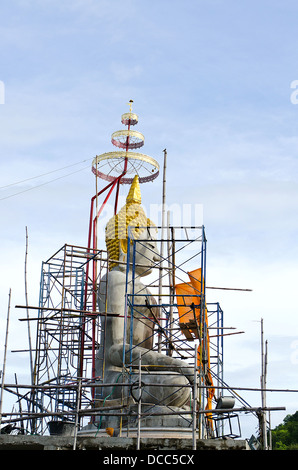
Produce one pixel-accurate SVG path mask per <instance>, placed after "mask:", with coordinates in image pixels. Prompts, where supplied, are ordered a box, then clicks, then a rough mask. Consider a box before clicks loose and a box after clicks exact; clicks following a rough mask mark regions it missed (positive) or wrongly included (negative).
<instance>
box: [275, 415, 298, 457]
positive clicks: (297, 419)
mask: <svg viewBox="0 0 298 470" xmlns="http://www.w3.org/2000/svg"><path fill="white" fill-rule="evenodd" d="M272 448H273V450H298V411H296V413H294V414H293V415H287V416H286V417H285V418H284V420H283V423H282V424H279V425H278V426H277V427H276V428H275V429H273V430H272Z"/></svg>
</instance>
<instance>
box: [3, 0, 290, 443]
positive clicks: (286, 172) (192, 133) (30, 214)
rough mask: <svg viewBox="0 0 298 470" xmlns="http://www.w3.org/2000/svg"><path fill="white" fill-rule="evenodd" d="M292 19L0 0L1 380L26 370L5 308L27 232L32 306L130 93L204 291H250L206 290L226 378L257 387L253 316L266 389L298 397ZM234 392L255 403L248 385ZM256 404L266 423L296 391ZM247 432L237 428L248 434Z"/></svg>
mask: <svg viewBox="0 0 298 470" xmlns="http://www.w3.org/2000/svg"><path fill="white" fill-rule="evenodd" d="M297 15H298V5H297V2H295V1H294V0H293V1H291V0H283V1H279V0H258V1H256V0H249V1H248V0H242V1H241V2H239V1H238V0H224V1H223V0H196V1H195V0H186V1H184V2H178V1H176V0H171V1H170V0H159V1H157V0H150V1H147V0H127V1H126V2H121V1H119V0H109V1H103V0H59V1H58V0H40V1H39V0H10V1H9V2H5V1H4V0H1V1H0V18H1V19H0V31H1V49H0V158H1V172H0V217H1V243H0V253H1V255H0V260H1V270H0V276H1V280H0V293H1V304H0V333H1V340H0V343H1V349H0V353H1V356H0V358H1V357H2V356H3V349H4V348H3V344H4V337H5V327H6V317H7V310H8V294H9V289H11V292H12V294H11V315H10V327H9V333H10V334H9V338H8V349H9V355H8V360H7V365H6V376H7V380H6V382H12V381H14V373H15V372H17V374H18V376H20V377H22V374H24V370H26V367H29V365H28V359H27V358H26V357H25V355H24V354H22V353H14V354H11V353H10V351H11V350H12V349H18V348H21V347H25V346H26V331H25V329H24V328H25V326H24V323H23V322H20V321H19V320H18V318H19V317H20V316H21V315H22V314H21V313H20V310H18V309H15V305H24V302H25V296H24V258H25V243H26V227H27V230H28V241H29V250H28V287H29V304H31V305H37V302H38V294H39V277H40V269H41V263H42V261H43V260H46V259H48V258H49V257H50V256H51V255H52V254H53V253H54V252H56V251H57V250H58V249H59V248H60V247H61V246H63V245H64V244H65V243H69V244H74V245H83V246H86V244H87V234H88V223H89V210H90V199H91V197H92V196H93V195H94V193H95V179H94V175H93V174H92V172H91V163H92V160H93V158H94V157H95V155H99V154H101V153H104V152H108V151H111V150H113V146H112V144H111V141H110V138H111V134H112V132H114V131H116V130H120V129H122V128H123V126H122V124H121V115H122V114H123V113H124V112H127V111H128V110H129V108H128V105H127V103H128V101H129V100H130V99H133V101H134V104H133V111H134V112H135V113H136V114H138V116H139V123H138V125H137V126H136V130H138V131H140V132H142V133H143V134H144V136H145V146H144V149H143V151H144V153H145V154H147V155H150V156H151V157H153V158H155V159H156V160H157V161H158V162H159V164H160V166H161V167H162V165H163V150H164V149H165V148H166V149H167V174H166V175H167V191H166V202H167V205H168V207H169V209H170V210H171V208H172V209H173V208H175V207H176V208H177V207H179V208H180V209H181V208H186V207H187V208H191V210H190V212H191V214H192V217H194V213H195V212H192V211H194V208H195V207H200V208H202V211H199V212H200V214H201V216H200V217H199V218H200V219H202V220H199V222H200V223H201V222H203V224H204V226H205V229H206V234H207V240H208V242H207V274H206V284H207V285H209V286H218V287H230V288H242V289H252V292H241V291H224V290H216V291H215V290H210V291H208V298H207V301H208V300H209V301H210V302H213V301H218V302H219V303H220V305H221V308H222V309H223V311H224V318H225V324H226V325H227V326H233V327H235V328H237V330H238V331H244V332H245V333H243V334H238V335H233V336H228V337H226V338H225V345H224V358H225V380H226V381H227V382H228V383H229V385H231V386H235V387H236V386H239V387H251V388H258V387H259V385H260V371H261V367H260V324H261V323H260V322H261V318H262V319H263V325H264V337H265V339H266V340H267V341H268V376H267V386H268V388H272V389H298V386H297V367H298V354H297V352H298V332H297V313H298V312H297V287H296V282H297V278H298V276H297V275H298V267H297V261H298V243H297V233H298V221H297V208H298V185H297V178H298V145H297V144H298V105H297V94H296V88H297V83H295V81H296V80H298V69H297V63H298V34H297ZM297 89H298V88H297ZM152 185H154V186H152ZM141 189H142V200H143V204H144V206H145V207H147V209H148V208H149V210H150V207H151V206H152V205H157V204H160V203H161V198H162V196H161V194H162V177H161V176H159V178H158V179H156V180H155V181H154V182H153V183H148V184H144V185H142V188H141ZM125 191H126V188H124V189H122V193H121V196H122V197H124V196H125ZM181 210H182V209H181ZM178 212H179V211H178ZM175 213H176V215H177V212H175V211H174V209H173V213H172V217H175ZM180 213H183V212H181V211H180ZM102 243H104V242H103V240H102ZM1 361H2V359H1ZM0 368H1V367H0ZM19 380H20V379H19ZM24 380H25V379H24ZM241 393H242V396H243V397H244V398H245V399H246V400H247V401H248V402H249V403H250V404H251V406H260V400H261V398H260V393H259V392H256V393H255V392H251V391H246V392H241ZM267 405H268V406H272V407H275V406H278V407H279V406H285V407H286V410H285V411H282V412H272V413H271V422H272V427H274V426H276V425H278V424H279V423H281V422H282V420H283V418H284V417H285V416H286V415H287V414H292V413H294V412H295V411H296V410H297V409H298V404H297V393H289V392H284V393H277V392H268V394H267ZM245 419H246V418H245ZM253 427H254V425H252V424H247V425H246V424H244V429H245V433H247V436H246V437H250V435H251V434H252V433H255V429H253Z"/></svg>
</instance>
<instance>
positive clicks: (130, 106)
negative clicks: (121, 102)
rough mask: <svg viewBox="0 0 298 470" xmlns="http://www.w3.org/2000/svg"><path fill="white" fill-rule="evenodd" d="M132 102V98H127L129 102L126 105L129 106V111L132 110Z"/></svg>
mask: <svg viewBox="0 0 298 470" xmlns="http://www.w3.org/2000/svg"><path fill="white" fill-rule="evenodd" d="M132 103H133V100H129V103H127V104H128V106H129V112H130V113H131V112H132Z"/></svg>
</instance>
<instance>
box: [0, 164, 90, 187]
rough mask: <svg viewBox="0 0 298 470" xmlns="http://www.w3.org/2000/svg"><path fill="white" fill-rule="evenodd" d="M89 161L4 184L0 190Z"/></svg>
mask: <svg viewBox="0 0 298 470" xmlns="http://www.w3.org/2000/svg"><path fill="white" fill-rule="evenodd" d="M89 160H92V159H91V158H89V159H86V160H82V161H80V162H77V163H72V164H71V165H67V166H63V167H62V168H58V169H57V170H52V171H48V172H47V173H42V174H41V175H38V176H31V178H26V179H25V180H21V181H17V182H16V183H10V184H6V185H5V186H0V189H4V188H9V187H10V186H16V185H17V184H21V183H25V182H26V181H30V180H34V179H36V178H41V177H42V176H46V175H50V174H51V173H55V172H57V171H61V170H65V169H66V168H70V167H72V166H75V165H79V164H80V163H85V162H87V161H89Z"/></svg>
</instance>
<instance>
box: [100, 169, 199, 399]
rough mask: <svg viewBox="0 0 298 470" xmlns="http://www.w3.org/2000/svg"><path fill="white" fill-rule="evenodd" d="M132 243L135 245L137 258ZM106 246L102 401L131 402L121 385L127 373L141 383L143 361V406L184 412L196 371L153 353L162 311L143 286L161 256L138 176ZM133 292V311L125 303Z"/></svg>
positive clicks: (109, 226)
mask: <svg viewBox="0 0 298 470" xmlns="http://www.w3.org/2000/svg"><path fill="white" fill-rule="evenodd" d="M131 240H134V241H135V242H134V243H135V253H134V254H133V243H130V241H131ZM106 246H107V252H108V259H109V269H108V272H107V274H106V275H105V276H104V277H103V278H102V279H101V281H100V284H99V287H98V305H99V311H100V312H101V313H104V312H106V313H107V315H106V317H105V319H104V321H103V325H102V336H101V346H102V347H101V348H100V349H99V353H98V356H97V364H98V366H97V373H99V374H100V373H102V375H103V383H105V384H109V386H106V387H102V390H103V398H109V399H117V398H118V399H120V398H121V397H122V398H123V396H125V397H126V398H127V397H128V396H129V394H130V390H131V389H130V388H129V387H123V388H122V387H121V386H117V383H119V384H120V383H123V382H124V381H125V377H124V376H125V371H127V370H129V371H130V377H129V381H130V383H136V382H138V374H139V364H140V361H141V366H142V372H141V380H142V402H145V403H149V404H154V405H162V406H173V407H183V406H184V405H185V404H186V403H187V402H189V399H190V393H191V388H190V387H188V386H187V385H188V384H190V383H193V377H194V370H193V366H190V365H189V364H188V363H186V362H184V361H183V360H180V359H177V358H174V357H171V356H167V355H166V354H163V353H162V352H158V351H156V350H154V349H153V346H154V328H156V318H157V317H158V315H159V313H158V312H159V308H158V307H157V306H156V305H157V304H156V300H155V299H154V297H153V295H152V294H151V292H150V291H149V289H148V287H146V285H145V284H144V283H143V282H142V281H143V279H144V278H145V277H146V276H147V275H149V274H150V273H151V272H152V270H153V269H154V266H156V265H157V264H158V263H159V261H160V257H159V254H158V250H157V228H156V227H155V225H154V224H153V223H152V222H151V221H150V220H149V219H148V218H147V217H146V214H145V211H144V209H143V208H142V206H141V192H140V186H139V181H138V177H137V176H136V177H135V178H134V180H133V183H132V185H131V187H130V190H129V193H128V196H127V199H126V204H125V206H124V207H123V208H122V209H121V210H120V211H119V212H118V213H117V214H116V215H114V216H113V217H112V218H111V220H110V221H109V222H108V223H107V226H106ZM128 256H129V260H130V263H127V257H128ZM133 257H134V262H133V263H132V260H133ZM132 266H134V269H132ZM127 270H128V272H127ZM132 293H134V294H135V295H134V296H133V299H134V301H133V306H132V305H131V304H130V303H129V302H127V298H129V297H130V296H131V294H132ZM136 294H138V295H136ZM132 310H133V311H132ZM109 314H113V315H109ZM131 321H132V322H133V324H132V328H131V323H130V322H131ZM124 366H125V367H124ZM126 378H127V377H126Z"/></svg>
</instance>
